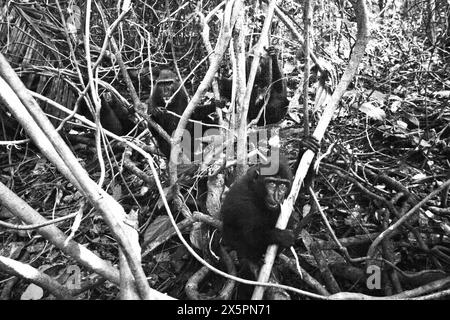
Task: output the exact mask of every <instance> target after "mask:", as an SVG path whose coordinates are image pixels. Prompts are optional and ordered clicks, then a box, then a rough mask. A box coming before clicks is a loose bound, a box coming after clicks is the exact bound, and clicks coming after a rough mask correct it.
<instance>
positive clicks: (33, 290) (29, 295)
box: [20, 283, 44, 300]
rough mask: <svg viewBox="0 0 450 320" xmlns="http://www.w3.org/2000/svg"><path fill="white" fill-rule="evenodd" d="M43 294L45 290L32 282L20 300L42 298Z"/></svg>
mask: <svg viewBox="0 0 450 320" xmlns="http://www.w3.org/2000/svg"><path fill="white" fill-rule="evenodd" d="M43 296H44V290H43V289H42V288H41V287H38V286H37V285H35V284H34V283H32V284H30V285H29V286H28V287H27V288H26V289H25V291H24V292H23V293H22V295H21V296H20V300H40V299H42V297H43Z"/></svg>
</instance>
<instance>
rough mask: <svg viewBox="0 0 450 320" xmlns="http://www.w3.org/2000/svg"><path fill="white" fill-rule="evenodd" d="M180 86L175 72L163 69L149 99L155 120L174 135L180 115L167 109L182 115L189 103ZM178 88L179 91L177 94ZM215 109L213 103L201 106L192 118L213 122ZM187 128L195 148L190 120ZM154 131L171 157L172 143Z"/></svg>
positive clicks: (192, 126) (149, 106) (162, 149)
mask: <svg viewBox="0 0 450 320" xmlns="http://www.w3.org/2000/svg"><path fill="white" fill-rule="evenodd" d="M179 87H180V83H179V82H178V80H177V77H176V75H175V73H174V72H173V71H171V70H169V69H163V70H161V72H160V73H159V76H158V79H156V82H155V86H154V88H153V92H152V94H151V96H150V99H149V100H148V113H149V114H150V115H152V117H153V119H154V120H155V122H157V123H158V124H159V125H160V126H161V127H162V128H163V129H164V130H165V131H166V132H167V133H168V134H169V135H172V133H173V132H174V131H175V129H176V128H177V125H178V121H179V117H177V116H175V115H173V114H170V113H169V112H167V111H172V112H173V113H176V114H177V115H180V116H181V115H182V114H183V112H184V110H185V109H186V107H187V105H188V97H187V95H186V93H185V92H184V90H182V89H180V90H178V88H179ZM177 90H178V92H177V93H176V94H175V92H176V91H177ZM174 94H175V95H174ZM173 95H174V96H173ZM172 96H173V97H172ZM169 99H171V100H170V102H169ZM167 102H168V103H167ZM215 111H216V109H215V105H213V104H212V105H207V106H201V107H198V108H197V109H196V110H195V111H194V113H193V114H192V116H191V119H193V120H197V121H201V122H202V123H204V124H212V123H214V121H212V120H211V118H209V115H210V114H211V113H213V112H215ZM186 130H188V132H189V133H190V136H191V148H193V146H194V124H193V123H192V122H190V121H189V122H188V124H187V125H186ZM203 130H204V128H203V127H202V133H203ZM152 133H153V134H154V136H155V138H156V140H157V141H158V145H159V148H160V150H161V152H162V153H163V154H164V155H165V156H166V157H167V158H169V156H170V149H171V145H170V143H169V142H167V141H166V140H164V139H163V138H162V137H160V136H159V135H158V133H157V132H156V131H154V130H152ZM192 150H193V149H192ZM191 159H192V157H191Z"/></svg>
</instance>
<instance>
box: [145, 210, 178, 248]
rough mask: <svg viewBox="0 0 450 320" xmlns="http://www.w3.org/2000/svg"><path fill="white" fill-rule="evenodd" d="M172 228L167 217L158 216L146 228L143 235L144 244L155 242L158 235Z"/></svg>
mask: <svg viewBox="0 0 450 320" xmlns="http://www.w3.org/2000/svg"><path fill="white" fill-rule="evenodd" d="M170 228H172V223H171V222H170V219H169V217H168V216H158V217H156V219H155V220H153V222H152V223H151V224H150V225H149V226H148V227H147V229H146V230H145V234H144V243H151V242H153V241H155V240H156V239H157V238H158V236H159V235H160V234H162V233H163V232H165V231H167V230H168V229H170Z"/></svg>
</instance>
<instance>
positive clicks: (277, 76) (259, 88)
mask: <svg viewBox="0 0 450 320" xmlns="http://www.w3.org/2000/svg"><path fill="white" fill-rule="evenodd" d="M252 60H253V55H252V54H250V55H249V56H248V58H247V61H246V74H247V78H248V76H249V73H250V68H251V64H252ZM270 64H271V65H272V77H270V72H269V70H270V69H269V66H270ZM219 82H220V84H221V94H222V95H223V97H225V98H227V99H228V100H229V99H231V87H232V79H228V78H221V79H220V80H219ZM267 97H268V100H267ZM266 100H267V101H266ZM264 105H266V106H265V110H263V111H262V114H261V116H260V118H259V120H258V122H257V125H258V126H264V125H266V124H273V123H277V122H280V121H281V120H283V118H284V117H285V116H286V114H287V111H288V105H289V100H288V99H287V92H286V82H285V80H284V79H283V76H282V74H281V70H280V65H279V63H278V58H277V50H276V49H275V48H274V47H272V46H271V47H269V48H268V49H267V52H266V54H265V55H263V56H262V57H261V58H260V64H259V67H258V71H257V73H256V77H255V82H254V84H253V89H252V94H251V97H250V104H249V107H248V115H247V121H248V122H250V121H251V120H253V119H256V118H257V116H258V114H259V113H260V111H261V109H262V108H263V107H264Z"/></svg>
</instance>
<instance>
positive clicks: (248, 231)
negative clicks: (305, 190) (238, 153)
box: [221, 137, 319, 263]
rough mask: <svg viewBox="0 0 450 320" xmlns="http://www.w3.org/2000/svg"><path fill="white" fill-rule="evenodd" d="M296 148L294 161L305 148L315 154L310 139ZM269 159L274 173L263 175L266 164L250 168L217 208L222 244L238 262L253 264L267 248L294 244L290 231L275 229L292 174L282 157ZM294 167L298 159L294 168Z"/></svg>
mask: <svg viewBox="0 0 450 320" xmlns="http://www.w3.org/2000/svg"><path fill="white" fill-rule="evenodd" d="M300 147H301V148H300V150H299V154H298V157H297V158H298V159H300V158H301V156H302V155H303V153H304V151H305V149H307V148H310V149H312V150H313V151H314V152H315V153H317V151H318V150H319V143H318V141H317V140H316V139H315V138H314V137H307V138H305V139H304V141H302V142H301V143H300ZM273 158H275V156H274V157H273ZM271 160H272V161H275V163H276V162H278V170H274V172H272V173H271V174H269V175H263V170H264V169H266V170H267V168H268V166H267V165H261V164H258V165H255V166H253V167H251V168H250V169H249V170H248V171H247V173H246V174H245V175H244V176H243V177H241V178H240V179H239V180H238V181H236V182H235V183H234V184H233V185H232V186H231V188H230V190H229V191H228V194H227V195H226V197H225V199H224V202H223V204H222V208H221V213H222V219H223V230H222V236H223V240H224V243H225V245H227V246H230V247H232V248H233V249H235V250H236V251H237V253H238V257H239V258H240V259H248V260H250V261H251V262H255V263H257V262H258V261H259V260H260V259H261V258H262V256H263V254H264V253H265V251H266V249H267V246H268V245H270V244H277V245H280V246H281V247H290V246H291V245H293V243H294V235H293V233H292V231H290V230H280V229H277V228H275V224H276V221H277V219H278V216H279V214H280V210H281V207H280V205H281V203H282V202H283V201H284V199H285V197H286V196H287V195H288V194H289V192H290V190H291V183H292V177H293V175H292V171H291V169H290V167H289V165H288V162H287V160H286V159H285V157H284V156H283V155H280V156H279V159H276V158H275V159H271ZM298 164H299V160H297V162H296V165H295V169H297V166H298ZM272 167H274V163H272V164H271V168H272ZM308 175H309V176H311V173H310V172H308ZM306 180H307V179H306ZM306 180H305V183H306V184H307V183H308V182H306ZM310 180H311V179H310ZM309 183H310V182H309Z"/></svg>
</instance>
